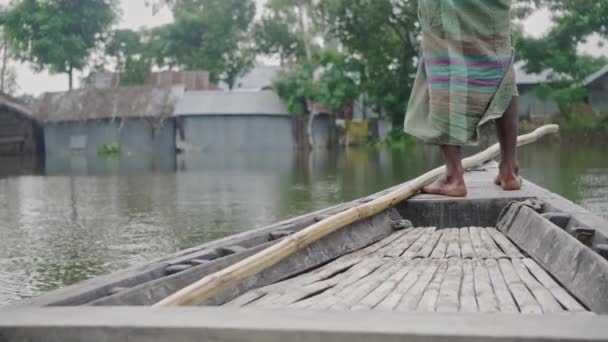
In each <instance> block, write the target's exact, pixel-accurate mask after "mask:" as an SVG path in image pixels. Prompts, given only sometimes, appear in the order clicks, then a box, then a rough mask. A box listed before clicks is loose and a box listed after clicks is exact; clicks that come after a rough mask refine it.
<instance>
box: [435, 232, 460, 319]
mask: <svg viewBox="0 0 608 342" xmlns="http://www.w3.org/2000/svg"><path fill="white" fill-rule="evenodd" d="M453 234H454V235H456V237H458V232H457V231H454V233H453ZM448 249H449V247H448ZM461 284H462V260H460V259H455V258H453V259H450V260H449V261H448V269H447V271H446V275H445V279H444V280H443V283H442V284H441V290H440V291H439V300H438V302H437V311H438V312H458V309H459V307H460V300H459V297H460V288H461Z"/></svg>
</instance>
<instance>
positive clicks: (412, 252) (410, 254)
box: [401, 227, 436, 259]
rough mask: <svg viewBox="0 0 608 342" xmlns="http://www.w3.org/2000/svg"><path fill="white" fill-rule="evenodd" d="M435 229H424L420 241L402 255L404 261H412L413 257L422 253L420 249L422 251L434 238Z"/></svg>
mask: <svg viewBox="0 0 608 342" xmlns="http://www.w3.org/2000/svg"><path fill="white" fill-rule="evenodd" d="M435 229H436V228H435V227H430V228H424V232H423V233H422V235H421V236H420V238H419V239H418V240H416V242H414V243H413V244H412V245H411V246H410V248H408V249H407V250H406V251H405V252H404V253H403V254H402V256H401V257H402V258H403V259H412V258H413V257H415V256H416V254H417V253H418V252H419V251H420V249H422V248H423V247H424V245H425V243H426V242H427V241H428V240H429V239H431V238H432V236H433V233H434V232H435Z"/></svg>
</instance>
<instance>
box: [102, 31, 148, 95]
mask: <svg viewBox="0 0 608 342" xmlns="http://www.w3.org/2000/svg"><path fill="white" fill-rule="evenodd" d="M144 39H145V32H136V31H132V30H115V31H113V32H112V34H111V36H110V39H109V40H108V43H107V44H106V46H105V53H106V55H107V56H110V57H113V58H114V60H115V61H116V72H117V73H118V74H119V75H120V83H121V85H135V84H143V83H145V82H146V78H147V77H148V74H149V73H150V70H151V68H152V55H151V53H150V51H149V49H150V47H149V46H148V44H146V43H144Z"/></svg>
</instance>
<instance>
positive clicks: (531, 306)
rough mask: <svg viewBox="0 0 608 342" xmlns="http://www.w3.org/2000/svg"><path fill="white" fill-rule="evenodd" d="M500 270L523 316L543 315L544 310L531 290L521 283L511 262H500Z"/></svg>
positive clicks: (503, 260) (502, 260)
mask: <svg viewBox="0 0 608 342" xmlns="http://www.w3.org/2000/svg"><path fill="white" fill-rule="evenodd" d="M498 263H499V265H500V270H501V271H502V274H503V276H504V279H505V282H506V283H507V286H508V287H509V290H510V291H511V294H513V297H514V298H515V302H517V305H518V306H519V310H520V312H521V313H523V314H542V313H543V310H542V309H541V307H540V305H539V304H538V302H537V301H536V299H535V298H534V296H533V295H532V293H530V290H528V288H527V287H526V286H525V285H524V283H523V282H522V281H521V279H520V278H519V276H518V275H517V272H516V271H515V269H514V268H513V264H512V263H511V261H510V260H506V259H501V260H500V261H499V262H498Z"/></svg>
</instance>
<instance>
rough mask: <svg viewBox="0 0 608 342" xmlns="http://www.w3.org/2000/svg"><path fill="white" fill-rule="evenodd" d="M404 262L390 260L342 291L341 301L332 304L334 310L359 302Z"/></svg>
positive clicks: (345, 308)
mask: <svg viewBox="0 0 608 342" xmlns="http://www.w3.org/2000/svg"><path fill="white" fill-rule="evenodd" d="M401 266H402V263H401V262H400V261H399V262H395V261H392V262H388V263H387V264H386V265H384V266H382V267H381V268H379V269H378V270H377V271H376V272H374V274H372V275H370V276H369V277H366V278H365V279H363V280H361V281H359V282H357V283H356V284H354V285H353V286H352V287H350V288H349V289H348V291H342V292H341V293H340V301H339V302H337V303H336V304H334V305H332V306H331V309H332V310H348V309H350V308H351V307H352V306H353V305H356V304H357V303H359V302H360V301H361V300H362V299H363V298H364V297H365V296H367V295H368V294H370V293H371V292H372V291H373V290H375V289H377V288H378V287H379V286H380V285H381V284H382V283H383V282H384V281H386V280H387V279H388V278H389V277H390V276H391V275H392V274H394V273H395V272H396V271H397V270H398V269H399V268H400V267H401Z"/></svg>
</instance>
